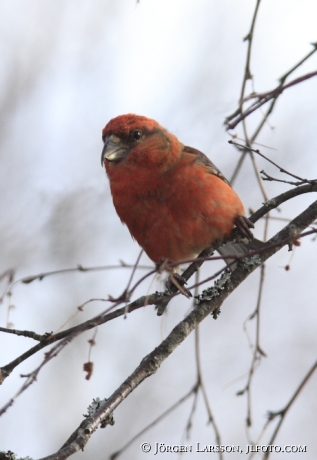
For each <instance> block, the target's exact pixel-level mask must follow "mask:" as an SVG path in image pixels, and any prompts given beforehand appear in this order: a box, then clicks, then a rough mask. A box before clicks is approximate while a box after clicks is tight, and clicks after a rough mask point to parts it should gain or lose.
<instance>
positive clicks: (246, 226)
mask: <svg viewBox="0 0 317 460" xmlns="http://www.w3.org/2000/svg"><path fill="white" fill-rule="evenodd" d="M235 226H236V227H237V229H238V230H239V232H240V233H241V235H242V236H243V237H245V238H248V240H250V241H251V240H253V238H254V236H253V233H252V232H251V230H250V228H254V223H253V222H251V220H250V219H248V218H247V217H246V216H241V215H240V214H239V215H238V216H237V217H236V220H235Z"/></svg>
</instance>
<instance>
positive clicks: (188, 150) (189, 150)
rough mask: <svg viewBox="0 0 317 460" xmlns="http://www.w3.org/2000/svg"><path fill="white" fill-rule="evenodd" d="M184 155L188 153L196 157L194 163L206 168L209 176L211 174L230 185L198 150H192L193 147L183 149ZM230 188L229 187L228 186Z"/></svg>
mask: <svg viewBox="0 0 317 460" xmlns="http://www.w3.org/2000/svg"><path fill="white" fill-rule="evenodd" d="M183 151H184V152H185V153H189V154H190V155H195V156H196V160H195V161H196V162H197V163H201V164H203V165H204V166H206V169H207V170H208V172H209V173H210V174H213V175H214V176H217V177H219V178H220V179H222V180H223V181H224V182H225V183H226V184H228V185H230V182H229V181H228V180H227V179H226V178H225V176H224V175H223V174H222V173H221V171H220V170H219V169H218V168H217V166H216V165H214V164H213V162H212V161H211V160H210V159H209V158H208V157H207V156H206V155H205V154H204V153H202V152H200V150H197V149H194V148H193V147H187V146H185V147H184V150H183ZM230 187H231V185H230Z"/></svg>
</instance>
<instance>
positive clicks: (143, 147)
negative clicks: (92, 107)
mask: <svg viewBox="0 0 317 460" xmlns="http://www.w3.org/2000/svg"><path fill="white" fill-rule="evenodd" d="M102 139H103V142H104V148H103V151H102V156H101V162H102V165H105V167H106V171H107V174H108V177H109V180H110V188H111V193H112V197H113V204H114V206H115V208H116V211H117V214H118V216H119V217H120V219H121V221H122V222H123V223H124V224H126V225H127V226H128V229H129V230H130V233H131V235H132V237H133V238H135V239H136V240H137V242H138V243H139V245H140V246H142V248H143V249H144V251H145V252H146V254H147V255H148V256H149V258H150V259H152V260H153V262H156V263H158V262H160V261H162V260H163V259H169V260H170V261H174V262H175V261H179V260H183V259H188V258H194V257H196V256H197V254H199V253H200V252H201V251H202V250H203V249H205V248H206V247H208V246H209V245H210V244H211V243H213V242H215V241H216V240H218V241H222V240H223V239H225V238H226V237H228V236H229V235H230V233H231V231H232V230H233V228H234V227H235V226H237V227H238V228H239V230H240V232H241V233H242V235H243V236H244V237H247V238H248V239H252V238H253V235H252V233H251V231H250V230H249V228H251V227H253V224H252V222H250V221H249V220H248V219H247V218H246V217H245V216H244V208H243V205H242V203H241V200H240V198H239V197H238V195H237V194H236V193H235V191H234V190H233V189H232V188H231V186H230V184H229V182H228V181H227V179H226V178H225V177H224V176H223V175H222V174H221V172H220V171H219V169H218V168H217V167H216V166H215V165H214V164H213V163H212V162H211V161H210V160H209V159H208V158H207V157H206V156H205V155H204V154H203V153H201V152H200V151H199V150H196V149H194V148H192V147H186V146H184V145H183V144H182V143H181V142H180V141H179V140H178V139H177V137H175V136H174V135H173V134H171V133H169V132H168V131H167V130H166V129H164V128H163V127H162V126H160V125H159V124H158V123H157V122H156V121H154V120H151V119H149V118H146V117H142V116H138V115H133V114H128V115H121V116H119V117H116V118H113V119H112V120H110V121H109V123H108V124H107V125H106V126H105V128H104V129H103V131H102Z"/></svg>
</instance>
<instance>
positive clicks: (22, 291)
mask: <svg viewBox="0 0 317 460" xmlns="http://www.w3.org/2000/svg"><path fill="white" fill-rule="evenodd" d="M254 4H255V2H254V1H249V0H240V1H236V0H222V1H219V0H218V1H217V0H140V3H139V4H136V2H135V1H134V0H116V1H113V0H103V1H101V0H91V1H89V2H88V1H78V0H76V1H75V0H66V1H65V0H64V1H62V0H46V1H39V0H15V1H9V0H7V1H5V0H3V1H2V2H1V5H0V33H1V42H0V46H1V63H2V66H1V71H0V78H1V89H0V91H1V106H0V109H1V117H2V119H1V124H0V133H1V136H0V147H1V151H0V154H1V156H0V162H1V165H0V176H1V193H0V206H1V222H0V247H1V271H4V270H5V269H8V268H14V269H15V270H16V278H17V279H18V278H20V277H22V276H26V275H31V274H36V273H38V272H42V271H45V270H53V269H61V268H67V267H74V266H76V264H78V263H81V264H83V265H84V266H93V265H107V264H114V263H117V262H118V260H119V259H123V260H124V261H126V262H131V263H133V262H134V261H135V260H136V258H137V255H138V253H139V247H138V245H137V244H136V243H135V242H133V241H132V239H131V237H130V235H129V232H128V230H127V229H126V228H125V227H123V226H122V225H121V223H120V221H119V219H118V217H117V216H116V213H115V211H114V208H113V206H112V200H111V197H110V192H109V186H108V181H107V179H106V176H105V173H104V171H103V170H102V168H101V166H100V154H101V149H102V142H101V129H102V128H103V126H104V125H105V124H106V123H107V121H108V120H109V119H110V118H112V117H114V116H116V115H119V114H122V113H128V112H133V113H138V114H142V115H146V116H149V117H153V118H155V119H157V120H158V121H159V122H160V123H161V124H162V125H163V126H165V127H167V128H168V129H169V130H170V131H171V132H173V133H175V134H176V135H177V136H178V137H179V138H180V139H181V140H182V142H183V143H185V144H187V145H191V146H194V147H196V148H199V149H201V150H202V151H203V152H205V153H206V154H207V155H209V156H210V157H211V158H212V160H213V161H214V162H215V163H216V164H217V166H219V168H220V169H221V170H222V171H223V173H224V174H225V175H227V176H228V177H230V175H231V173H232V171H233V167H234V164H235V162H236V160H237V152H236V151H235V149H234V148H233V147H231V146H229V145H228V144H227V141H228V140H229V136H228V134H227V133H226V132H225V130H224V127H223V120H224V117H225V116H226V115H228V114H229V113H231V112H232V111H233V110H235V109H236V104H237V99H238V97H239V94H240V87H241V80H242V75H243V69H244V63H245V55H246V49H247V45H246V43H243V41H242V39H243V37H244V36H245V35H246V34H247V32H248V31H249V27H250V22H251V17H252V14H253V9H254ZM316 24H317V5H316V1H315V0H279V1H276V0H263V1H262V5H261V6H260V11H259V16H258V22H257V26H256V32H255V38H254V47H253V59H252V65H251V70H252V72H253V74H254V77H255V79H254V88H255V90H256V91H266V90H269V89H272V88H274V86H276V84H277V78H278V77H280V76H281V75H282V74H283V73H284V72H285V71H287V70H289V68H291V67H292V66H293V65H294V64H295V63H297V62H298V61H299V60H300V59H301V58H302V57H303V56H304V55H305V54H307V53H308V52H309V50H310V49H311V47H310V43H311V42H316V41H317V29H316ZM316 64H317V56H314V57H313V58H312V59H311V60H310V61H308V62H307V63H306V64H305V65H304V66H303V67H302V68H301V69H300V70H299V71H297V72H295V74H294V76H293V77H292V78H295V77H297V76H299V75H301V74H303V73H306V72H309V71H313V70H315V69H316ZM316 82H317V80H316V79H312V80H310V81H308V82H305V83H303V84H302V85H300V86H297V87H296V88H293V89H290V90H288V91H286V92H285V94H284V95H283V96H282V97H281V99H280V101H279V102H278V104H277V107H276V110H275V112H274V114H273V115H272V116H271V117H270V125H271V127H274V129H271V127H270V125H267V126H266V127H265V129H264V130H263V133H262V135H261V136H260V138H259V142H261V143H262V144H265V145H267V146H270V147H272V148H274V149H276V151H274V150H268V149H263V152H264V153H266V154H267V155H270V156H271V158H272V159H273V160H275V161H276V162H278V163H280V164H281V165H283V166H284V167H286V168H288V169H290V170H291V171H293V172H296V173H297V174H299V175H302V176H304V177H307V176H308V177H309V178H316V176H317V166H316V151H317V141H316V129H317V122H316V113H317V110H316V108H317V86H316V84H317V83H316ZM255 118H256V119H258V117H255ZM248 126H249V130H250V132H252V126H255V125H254V121H253V120H252V119H251V120H249V121H248ZM235 132H236V133H237V134H238V135H240V136H241V135H242V131H241V128H238V129H237V130H236V131H235ZM259 164H260V168H261V169H262V168H264V169H265V170H266V171H267V172H270V173H272V174H274V175H278V171H276V170H275V169H274V168H273V167H271V166H269V165H268V164H267V163H266V162H264V161H262V160H260V159H259ZM266 188H267V191H268V193H269V196H271V197H273V196H274V195H276V194H278V193H281V192H282V191H284V190H286V189H288V186H283V185H279V184H272V183H268V184H266ZM235 189H236V190H237V192H238V193H239V194H240V196H241V198H242V199H243V201H244V203H245V206H246V208H247V209H248V208H249V207H252V208H253V209H257V208H258V207H260V206H261V203H262V202H263V198H262V196H261V195H260V193H259V192H258V188H257V185H256V182H255V179H254V176H253V173H252V168H251V167H250V164H249V162H246V163H245V165H244V168H243V170H242V172H241V174H240V176H239V178H238V180H237V181H236V183H235ZM313 199H315V197H313V196H306V197H300V198H297V199H295V200H292V202H291V203H290V204H287V205H285V206H283V207H282V209H281V211H282V212H281V213H280V214H278V215H279V216H284V217H294V216H295V215H296V213H299V212H300V211H301V210H303V209H304V208H305V206H307V205H308V204H309V203H310V202H312V200H313ZM274 215H277V213H275V214H274ZM281 225H282V224H281V223H275V224H272V225H271V226H270V234H271V235H272V234H274V232H275V231H276V230H278V229H279V228H281ZM256 233H257V235H258V236H259V237H261V235H262V233H261V224H258V225H257V230H256ZM142 261H143V263H149V261H148V259H147V258H146V257H145V256H143V258H142ZM288 261H289V254H288V253H287V250H286V249H284V250H282V251H281V252H280V253H279V254H277V255H276V256H275V257H273V258H272V259H271V260H270V262H269V263H268V269H267V278H266V284H265V293H264V297H263V310H262V331H261V345H262V347H263V348H264V350H265V351H266V353H267V354H268V358H267V359H264V360H263V361H262V363H261V366H260V368H259V370H258V371H257V373H256V375H255V379H254V390H253V400H254V425H253V427H252V429H251V436H252V439H253V440H256V439H257V436H258V434H259V430H260V428H261V427H262V426H263V424H264V422H265V414H266V412H267V410H278V409H280V408H282V407H283V406H284V405H285V404H286V402H287V401H288V400H289V398H290V396H291V394H292V393H293V392H294V390H295V388H296V386H297V385H298V384H299V382H300V381H301V379H302V378H303V376H304V375H305V373H306V372H307V370H308V368H309V367H310V366H311V365H312V364H313V362H314V360H315V359H316V346H317V338H316V327H317V316H316V244H314V243H312V242H311V238H307V239H305V241H303V242H302V246H301V247H300V248H297V249H296V252H295V256H294V258H293V260H292V263H291V270H290V271H288V272H286V271H285V270H284V269H283V267H284V266H285V265H286V264H287V263H288ZM214 267H215V266H214V265H208V266H206V267H205V268H204V273H205V275H206V274H207V273H210V272H213V271H214ZM128 278H129V271H127V270H125V271H124V270H117V271H112V272H101V273H90V274H82V273H78V274H73V275H67V276H65V275H64V276H55V277H51V278H47V279H45V280H43V281H42V282H38V281H37V282H34V283H32V284H30V285H18V286H17V287H16V288H15V289H14V291H13V299H12V301H13V303H14V305H15V306H16V309H15V310H14V311H13V312H12V314H11V318H10V319H11V321H12V322H13V323H14V327H16V328H17V329H30V330H34V331H36V332H38V333H44V332H46V331H51V330H57V329H58V328H59V327H60V326H61V325H63V323H64V322H65V321H66V320H67V319H68V318H69V317H70V316H71V315H72V314H73V313H74V312H75V311H76V307H77V306H78V305H80V304H82V303H83V302H85V301H86V300H88V299H91V298H96V297H103V298H106V297H107V295H108V294H111V295H113V296H116V295H119V294H120V293H121V292H122V290H123V288H124V286H125V283H126V282H127V279H128ZM150 282H151V280H150V281H148V282H146V283H144V284H143V285H142V287H141V288H140V289H139V290H138V291H137V293H136V296H137V295H140V294H144V293H146V292H152V291H153V290H155V289H161V288H162V286H163V284H162V282H159V283H158V284H157V283H154V284H152V286H151V287H150ZM257 286H258V273H255V274H254V275H253V276H251V277H250V279H248V280H247V282H246V283H244V285H243V286H242V287H240V288H239V289H238V290H237V291H236V292H235V293H234V294H233V295H232V296H231V298H230V299H228V301H227V302H226V303H225V305H224V306H223V309H222V314H221V316H220V318H219V320H218V321H217V322H215V321H214V320H213V319H212V318H211V317H210V318H209V319H207V320H206V321H205V322H204V324H203V325H202V328H201V338H202V343H201V349H202V361H203V372H204V377H205V381H206V384H207V391H208V395H209V397H210V401H211V405H212V409H213V412H214V416H215V418H216V421H217V423H218V426H219V429H220V432H221V434H222V441H223V443H224V444H240V445H241V446H242V447H244V446H245V444H246V443H249V442H247V440H246V436H245V427H244V420H245V408H246V401H245V398H244V397H239V398H238V397H236V396H235V394H236V392H237V391H238V390H240V389H241V388H243V386H244V385H245V381H246V380H245V379H246V374H247V372H248V369H249V365H250V360H251V351H250V348H249V344H248V340H247V336H246V334H245V332H244V331H243V322H244V320H245V319H246V318H247V316H248V315H249V314H250V313H251V312H252V311H253V309H254V308H255V302H256V297H257ZM189 306H190V304H189V303H188V301H186V300H185V299H184V298H181V299H178V300H177V301H174V302H173V303H172V305H171V308H170V309H169V312H168V315H167V316H165V317H163V318H162V319H159V318H157V316H156V315H155V313H154V310H153V307H148V308H145V309H141V310H139V311H138V312H135V313H133V314H132V315H129V316H128V318H127V319H126V320H123V319H122V318H120V319H118V320H116V321H113V322H111V323H108V324H106V325H104V326H102V327H100V328H99V330H98V334H97V337H96V342H97V346H96V347H95V348H94V349H93V352H92V360H93V361H94V363H95V370H94V374H93V376H92V379H91V380H90V381H89V382H87V381H86V380H85V378H84V377H85V374H84V373H83V371H82V365H83V363H84V362H85V361H87V359H88V358H87V356H88V343H87V340H89V339H90V338H91V336H92V332H91V331H90V332H88V333H86V334H83V335H82V336H81V337H79V338H77V339H76V340H74V341H73V343H72V344H71V345H69V346H68V347H67V349H65V350H64V351H63V352H62V353H61V355H60V356H59V357H58V358H56V359H54V360H53V361H52V362H51V363H50V364H49V365H47V366H45V368H44V369H43V370H42V372H41V373H40V375H39V379H38V381H37V383H35V384H34V385H33V386H32V387H31V388H30V389H29V390H28V391H27V392H25V393H24V394H23V395H22V396H21V397H20V398H18V400H17V401H16V402H15V404H14V405H13V407H11V408H10V409H9V410H8V412H7V413H6V414H5V415H4V416H3V417H2V418H1V420H0V430H1V437H0V450H1V449H2V450H8V449H10V450H12V451H14V452H16V453H18V455H19V456H26V455H29V456H32V457H34V458H39V457H41V456H45V455H48V454H50V453H52V452H55V451H56V450H57V449H58V448H59V447H60V446H61V445H62V443H64V442H65V440H66V439H67V437H68V435H69V434H70V433H71V432H72V430H73V429H75V427H76V426H77V425H78V423H79V422H80V420H81V419H82V414H83V413H84V412H85V411H86V407H87V405H88V404H89V403H90V402H91V400H92V398H94V397H97V396H99V397H101V398H104V397H107V396H109V395H110V394H111V393H112V392H113V391H114V390H115V389H116V388H117V386H118V385H119V384H120V383H121V382H122V381H123V380H124V379H125V378H126V377H127V376H128V375H129V373H131V372H132V371H133V369H134V368H135V367H136V366H137V365H138V364H139V362H140V360H141V359H142V358H143V357H144V356H145V355H146V354H147V353H149V352H150V351H151V350H152V349H153V348H154V347H155V346H157V345H158V344H159V343H160V341H161V340H162V339H163V338H164V337H165V336H166V334H167V333H168V332H169V331H170V330H171V328H172V327H173V326H174V325H175V324H176V323H177V322H178V321H179V320H180V319H182V318H183V316H184V314H185V312H186V311H188V308H189ZM103 308H105V304H101V303H94V304H90V305H88V306H87V307H86V308H85V312H84V313H82V314H81V315H80V316H79V317H77V318H76V319H75V320H73V321H71V322H70V323H69V325H72V324H77V323H78V322H79V321H82V320H84V319H88V318H89V317H91V316H92V315H94V314H97V313H98V312H99V311H102V309H103ZM0 322H1V325H3V326H5V323H6V302H4V303H3V304H2V305H1V306H0ZM248 330H249V332H250V333H251V334H252V331H253V324H248ZM193 340H194V336H193V335H192V336H191V337H189V338H188V339H187V340H186V342H185V343H184V344H183V345H182V346H181V347H180V348H179V349H178V350H177V351H176V352H175V353H174V354H173V356H171V357H170V359H169V360H168V361H167V362H165V363H164V364H163V366H162V368H161V369H160V370H159V371H158V372H157V374H156V375H155V376H153V377H152V378H151V379H149V380H148V381H146V382H144V383H143V384H142V385H141V386H140V387H139V388H138V389H137V390H136V391H135V392H134V393H133V394H132V395H131V396H130V397H129V398H128V400H127V401H125V402H124V403H123V404H122V405H121V406H120V407H119V409H118V410H117V411H116V413H115V420H116V424H115V426H114V427H108V428H107V429H106V430H98V432H97V433H96V434H95V435H94V436H93V438H92V440H91V441H90V442H89V444H88V445H87V447H86V449H85V452H84V453H82V452H81V453H78V454H76V458H79V459H92V458H94V459H105V458H107V457H108V455H109V454H110V453H112V452H113V451H114V450H116V449H118V448H120V447H121V446H122V445H123V444H124V443H125V442H126V441H127V440H128V439H129V438H130V437H131V436H133V435H134V434H135V433H136V432H137V431H138V430H140V429H141V428H143V427H144V426H145V425H146V424H148V423H149V422H151V421H152V420H153V419H154V418H155V417H156V416H157V415H159V414H160V413H161V412H162V411H163V410H165V409H167V408H168V407H169V406H170V405H171V404H172V403H173V402H175V401H176V400H177V399H178V398H179V397H180V396H181V395H183V394H184V393H185V392H187V391H188V390H189V389H190V388H191V387H192V385H193V384H194V382H195V361H194V347H193V343H194V342H193ZM33 344H34V342H33V341H32V340H29V339H25V338H20V337H15V336H8V335H5V334H1V335H0V347H1V348H0V349H1V365H3V364H7V363H8V362H9V361H10V360H12V359H14V358H15V357H17V356H18V355H19V354H21V353H22V352H23V351H25V350H27V349H28V348H29V347H31V346H32V345H33ZM43 355H44V351H43V352H40V353H39V354H37V355H36V356H34V357H32V359H29V360H28V361H27V362H25V363H24V364H22V365H21V366H19V367H18V368H17V369H16V370H15V371H14V372H13V374H12V375H11V376H10V378H8V379H7V380H6V381H5V382H4V384H3V386H2V387H1V389H0V390H1V392H0V394H1V397H0V399H1V406H2V405H3V404H4V403H5V402H7V400H8V399H9V398H10V397H12V396H13V395H14V394H15V392H16V391H17V390H18V389H19V388H20V386H21V384H22V380H21V378H20V374H21V373H27V372H30V371H31V370H33V369H34V368H35V367H36V366H37V365H38V364H39V363H40V362H41V360H42V358H43ZM316 382H317V377H316V376H314V377H313V378H312V379H311V380H310V382H309V383H308V385H307V387H306V388H305V389H304V391H303V392H302V394H301V395H300V397H299V398H298V400H297V402H296V403H295V405H294V407H293V408H292V410H291V412H290V414H289V416H288V417H287V419H286V421H285V423H284V425H283V428H282V431H281V432H280V435H279V437H278V438H277V440H276V443H277V444H280V445H284V444H299V445H304V444H307V446H308V453H307V454H306V455H305V454H298V455H286V454H284V455H283V454H279V455H275V456H273V458H278V459H282V458H288V459H289V458H305V459H307V460H310V459H314V458H315V456H316V451H317V441H316V422H317V419H316V411H317V400H316V394H317V392H316ZM190 407H191V405H190V403H189V402H187V403H186V404H185V405H184V406H182V407H181V408H179V409H178V410H177V411H176V412H175V413H174V414H173V415H172V416H170V417H169V418H167V419H165V420H164V422H162V423H161V424H160V425H158V426H157V427H156V428H154V429H153V430H151V431H150V432H149V433H148V434H147V435H144V436H143V437H142V439H141V440H140V442H141V441H142V440H143V441H148V442H163V443H166V444H179V443H181V442H183V443H188V444H194V443H195V442H201V443H206V444H214V443H215V438H214V433H213V431H212V429H211V427H210V426H207V415H206V411H205V408H204V406H203V403H202V400H201V398H200V399H199V405H198V409H197V413H196V416H195V418H194V427H193V431H192V437H191V439H190V440H185V439H184V436H183V434H184V428H185V425H186V421H187V418H188V414H189V411H190ZM267 436H269V433H267ZM268 439H269V438H268V437H267V438H265V437H264V438H263V439H262V440H261V442H262V443H263V444H265V443H266V442H267V440H268ZM140 442H136V443H135V444H134V446H132V447H131V448H130V449H129V450H128V451H127V452H126V453H125V454H124V455H123V456H122V458H123V459H130V458H134V459H145V458H150V457H151V456H152V453H150V454H142V453H141V452H140V449H139V444H140ZM207 455H209V456H210V455H212V454H199V456H198V454H192V457H191V458H194V457H195V456H197V458H202V457H206V458H207ZM236 456H237V454H236ZM164 458H175V455H174V456H172V454H169V455H168V454H165V456H164ZM185 458H189V457H188V454H187V456H186V454H185ZM208 458H209V457H208ZM228 458H230V459H232V460H233V459H234V458H235V454H231V455H230V454H229V455H228ZM238 458H240V457H238Z"/></svg>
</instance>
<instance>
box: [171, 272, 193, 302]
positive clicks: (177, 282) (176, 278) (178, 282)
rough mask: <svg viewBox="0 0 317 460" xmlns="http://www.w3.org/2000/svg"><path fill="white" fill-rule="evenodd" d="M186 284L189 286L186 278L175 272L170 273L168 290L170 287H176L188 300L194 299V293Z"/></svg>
mask: <svg viewBox="0 0 317 460" xmlns="http://www.w3.org/2000/svg"><path fill="white" fill-rule="evenodd" d="M185 284H187V281H186V280H185V278H183V277H182V276H181V275H179V274H178V273H175V272H174V273H170V275H169V277H168V280H167V282H166V288H167V289H169V286H171V285H174V286H175V287H176V288H177V289H178V290H179V292H181V293H182V294H183V295H184V296H185V297H187V299H190V298H191V297H192V293H191V292H190V291H189V290H188V289H186V288H185V287H184V285H185Z"/></svg>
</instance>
